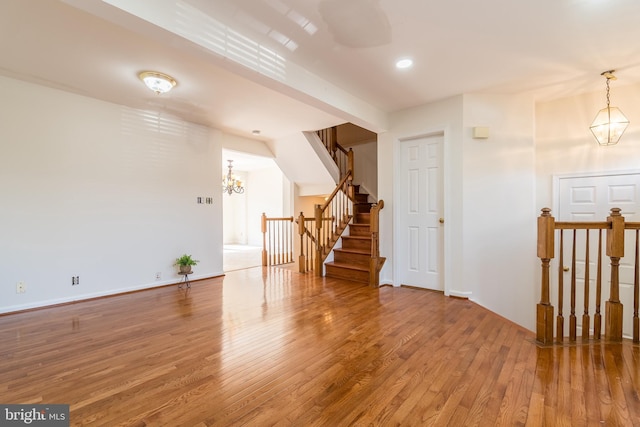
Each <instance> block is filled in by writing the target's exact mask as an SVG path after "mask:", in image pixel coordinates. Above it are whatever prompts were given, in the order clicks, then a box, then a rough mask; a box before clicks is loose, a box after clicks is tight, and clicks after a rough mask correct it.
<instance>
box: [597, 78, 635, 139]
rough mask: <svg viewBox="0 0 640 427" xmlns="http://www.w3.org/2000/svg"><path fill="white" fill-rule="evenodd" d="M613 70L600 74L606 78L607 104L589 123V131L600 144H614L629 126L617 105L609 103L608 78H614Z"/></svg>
mask: <svg viewBox="0 0 640 427" xmlns="http://www.w3.org/2000/svg"><path fill="white" fill-rule="evenodd" d="M614 72H615V70H609V71H605V72H603V73H602V74H601V75H602V76H604V77H605V78H606V79H607V106H606V108H603V109H602V110H600V111H598V114H597V115H596V118H595V119H593V123H591V127H590V129H591V132H592V133H593V136H595V137H596V139H597V140H598V144H600V145H615V144H617V143H618V141H619V140H620V137H621V136H622V134H623V133H624V131H625V130H626V129H627V126H629V120H628V119H627V118H626V117H625V115H624V114H622V111H620V109H619V108H617V107H611V106H610V105H609V80H616V76H614V75H613V73H614Z"/></svg>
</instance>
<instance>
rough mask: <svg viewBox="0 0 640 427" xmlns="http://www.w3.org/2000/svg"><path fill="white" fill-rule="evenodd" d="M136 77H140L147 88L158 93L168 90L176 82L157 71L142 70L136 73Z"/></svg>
mask: <svg viewBox="0 0 640 427" xmlns="http://www.w3.org/2000/svg"><path fill="white" fill-rule="evenodd" d="M138 77H140V80H142V81H143V82H144V84H145V85H147V87H148V88H149V89H151V90H152V91H154V92H155V93H157V94H158V95H160V94H161V93H166V92H169V91H170V90H171V89H173V87H174V86H175V85H176V84H178V82H176V81H175V79H174V78H173V77H171V76H169V75H167V74H164V73H159V72H157V71H143V72H141V73H140V74H138Z"/></svg>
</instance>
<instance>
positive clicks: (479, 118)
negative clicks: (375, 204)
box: [378, 94, 536, 329]
mask: <svg viewBox="0 0 640 427" xmlns="http://www.w3.org/2000/svg"><path fill="white" fill-rule="evenodd" d="M533 122H534V104H533V101H532V99H530V98H528V97H516V96H514V97H508V96H496V95H476V94H474V95H464V96H458V97H454V98H450V99H446V100H443V101H440V102H436V103H432V104H428V105H424V106H420V107H416V108H412V109H409V110H405V111H401V112H398V113H396V114H394V115H392V118H391V128H390V130H389V132H386V133H384V134H380V135H379V137H378V171H379V178H378V186H379V198H381V199H384V201H385V208H384V209H383V211H382V212H381V228H382V230H381V233H380V238H381V255H382V256H386V257H387V265H385V268H384V269H383V272H382V276H381V282H382V283H392V284H394V285H399V284H398V283H395V280H394V277H395V276H394V270H395V268H396V267H395V261H394V259H395V258H394V256H393V253H394V251H395V249H396V247H397V246H398V244H401V242H396V243H395V244H394V243H393V242H390V241H389V236H391V235H392V233H393V231H394V228H393V212H394V208H393V194H394V191H402V189H398V188H394V187H393V182H394V180H393V177H394V176H395V175H396V172H395V171H396V168H397V159H398V155H399V153H398V142H399V141H401V140H404V139H408V138H414V137H417V136H423V135H428V134H433V133H440V132H442V133H444V199H445V201H444V205H445V206H444V218H445V236H444V239H445V244H444V246H445V249H444V251H445V254H444V255H445V268H444V282H445V293H446V294H447V295H452V296H462V297H469V298H470V299H472V300H474V301H476V302H478V303H479V304H481V305H483V306H486V307H487V308H489V309H491V310H492V311H494V312H496V313H498V314H500V315H502V316H504V317H507V318H509V319H511V320H513V321H515V322H517V323H519V324H521V325H523V326H525V327H527V328H529V329H533V327H534V319H533V314H534V309H535V302H536V301H535V299H534V295H535V285H534V282H535V279H534V275H535V274H534V268H535V265H536V264H535V263H536V259H535V247H536V246H535V245H536V242H535V230H536V228H535V227H536V222H535V208H534V154H535V152H534V139H533V134H534V130H533ZM473 126H489V127H490V128H491V130H492V136H491V137H490V139H488V140H484V141H480V140H474V139H473V138H472V137H471V129H472V127H473ZM389 264H391V265H389Z"/></svg>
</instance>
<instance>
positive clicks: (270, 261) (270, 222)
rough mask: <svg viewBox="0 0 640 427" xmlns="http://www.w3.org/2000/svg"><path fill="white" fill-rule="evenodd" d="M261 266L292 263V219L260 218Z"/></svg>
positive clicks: (264, 215)
mask: <svg viewBox="0 0 640 427" xmlns="http://www.w3.org/2000/svg"><path fill="white" fill-rule="evenodd" d="M261 230H262V265H263V266H265V267H266V266H270V265H282V264H289V263H292V262H294V259H293V237H294V229H293V217H292V216H291V217H284V218H268V217H267V215H266V214H265V213H263V214H262V218H261Z"/></svg>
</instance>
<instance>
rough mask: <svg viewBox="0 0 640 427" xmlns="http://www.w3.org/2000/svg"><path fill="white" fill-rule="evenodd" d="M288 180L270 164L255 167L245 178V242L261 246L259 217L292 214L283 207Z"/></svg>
mask: <svg viewBox="0 0 640 427" xmlns="http://www.w3.org/2000/svg"><path fill="white" fill-rule="evenodd" d="M288 185H289V184H288V181H287V180H286V178H285V177H284V175H283V174H282V172H281V171H280V169H278V167H277V166H275V165H274V166H272V167H268V168H264V169H256V170H253V171H251V172H250V173H249V174H248V179H247V189H246V193H247V218H246V230H247V239H248V240H247V243H248V244H249V245H253V246H262V229H261V219H260V218H261V217H262V213H265V214H266V215H267V217H285V216H292V215H293V212H291V209H290V208H289V209H285V190H286V191H288V188H285V187H287V186H288Z"/></svg>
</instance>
